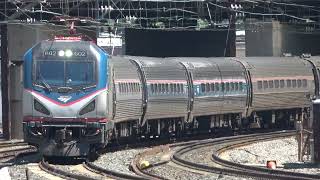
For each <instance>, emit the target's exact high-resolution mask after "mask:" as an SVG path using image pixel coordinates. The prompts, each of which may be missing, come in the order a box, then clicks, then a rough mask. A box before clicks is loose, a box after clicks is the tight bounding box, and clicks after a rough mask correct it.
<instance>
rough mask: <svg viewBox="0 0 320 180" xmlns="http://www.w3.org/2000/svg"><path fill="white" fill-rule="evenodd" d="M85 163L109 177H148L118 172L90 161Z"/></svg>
mask: <svg viewBox="0 0 320 180" xmlns="http://www.w3.org/2000/svg"><path fill="white" fill-rule="evenodd" d="M83 165H84V167H85V168H86V169H88V170H89V171H93V172H97V173H102V174H103V175H105V176H107V177H109V178H114V179H123V180H129V179H131V180H144V179H146V178H144V177H141V176H137V175H130V174H125V173H121V172H117V171H112V170H110V169H105V168H102V167H100V166H97V165H95V164H93V163H92V162H89V161H86V162H85V163H84V164H83Z"/></svg>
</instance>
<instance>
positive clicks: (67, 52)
mask: <svg viewBox="0 0 320 180" xmlns="http://www.w3.org/2000/svg"><path fill="white" fill-rule="evenodd" d="M72 54H73V53H72V51H71V50H70V49H67V50H66V52H65V55H66V56H67V57H71V56H72Z"/></svg>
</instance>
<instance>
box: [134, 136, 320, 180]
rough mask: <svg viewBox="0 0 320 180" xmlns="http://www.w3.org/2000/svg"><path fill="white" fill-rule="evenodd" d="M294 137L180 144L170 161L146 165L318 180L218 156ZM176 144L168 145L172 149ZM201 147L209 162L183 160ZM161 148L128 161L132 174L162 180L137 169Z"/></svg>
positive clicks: (318, 177) (205, 171)
mask: <svg viewBox="0 0 320 180" xmlns="http://www.w3.org/2000/svg"><path fill="white" fill-rule="evenodd" d="M295 134H296V131H281V132H272V133H264V134H251V135H241V136H234V137H223V138H217V139H210V140H203V141H200V142H199V141H198V142H190V144H180V146H182V148H180V149H178V150H177V151H175V152H174V153H173V155H172V156H171V159H170V160H168V161H164V162H160V163H157V164H154V165H150V166H149V167H147V168H152V167H154V166H158V165H162V164H169V163H174V164H176V165H178V166H180V167H181V168H183V169H189V170H191V171H194V172H202V173H214V174H225V175H232V176H238V177H251V178H257V179H293V180H295V179H299V180H300V179H306V180H311V179H312V180H313V179H320V175H314V174H304V173H296V172H289V171H281V170H272V169H267V168H262V167H254V166H247V165H242V164H238V163H233V162H229V161H227V160H224V159H222V158H220V157H219V155H220V154H221V153H223V152H224V151H226V150H229V149H233V148H235V147H239V146H244V145H248V144H252V143H255V142H257V141H267V140H274V139H278V138H284V137H290V136H293V135H295ZM174 146H177V145H173V146H170V147H169V148H172V147H174ZM201 148H208V149H210V153H212V158H211V160H212V161H211V163H210V164H205V163H199V162H195V161H191V160H186V158H185V157H184V155H185V154H186V153H188V152H191V151H195V150H199V149H201ZM161 151H165V150H164V149H160V150H159V149H158V150H157V149H155V150H152V152H150V151H149V152H144V153H142V154H139V155H137V156H136V158H135V160H134V161H133V162H132V165H131V166H132V167H133V170H134V172H135V173H136V174H139V175H140V176H144V177H147V178H149V179H164V177H161V176H158V175H154V174H151V173H149V172H147V171H146V170H145V169H144V168H142V167H140V161H141V160H143V159H144V157H146V156H147V155H150V154H152V153H153V154H157V153H159V152H161Z"/></svg>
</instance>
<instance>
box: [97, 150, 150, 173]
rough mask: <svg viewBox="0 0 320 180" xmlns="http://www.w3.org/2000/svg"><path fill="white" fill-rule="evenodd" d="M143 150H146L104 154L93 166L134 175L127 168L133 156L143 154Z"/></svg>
mask: <svg viewBox="0 0 320 180" xmlns="http://www.w3.org/2000/svg"><path fill="white" fill-rule="evenodd" d="M144 150H146V148H140V149H130V150H121V151H116V152H110V153H106V154H103V155H101V156H100V157H99V158H98V159H97V160H96V161H95V162H94V164H95V165H97V166H100V167H102V168H105V169H109V170H112V171H117V172H120V173H125V174H130V175H134V173H133V172H132V171H130V170H129V166H130V164H131V161H132V160H133V159H134V157H135V155H137V154H138V153H141V152H143V151H144Z"/></svg>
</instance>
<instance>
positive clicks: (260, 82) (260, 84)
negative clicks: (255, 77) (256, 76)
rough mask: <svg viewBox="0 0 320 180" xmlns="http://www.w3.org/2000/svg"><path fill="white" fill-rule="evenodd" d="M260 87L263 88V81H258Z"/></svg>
mask: <svg viewBox="0 0 320 180" xmlns="http://www.w3.org/2000/svg"><path fill="white" fill-rule="evenodd" d="M258 89H262V81H258Z"/></svg>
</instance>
